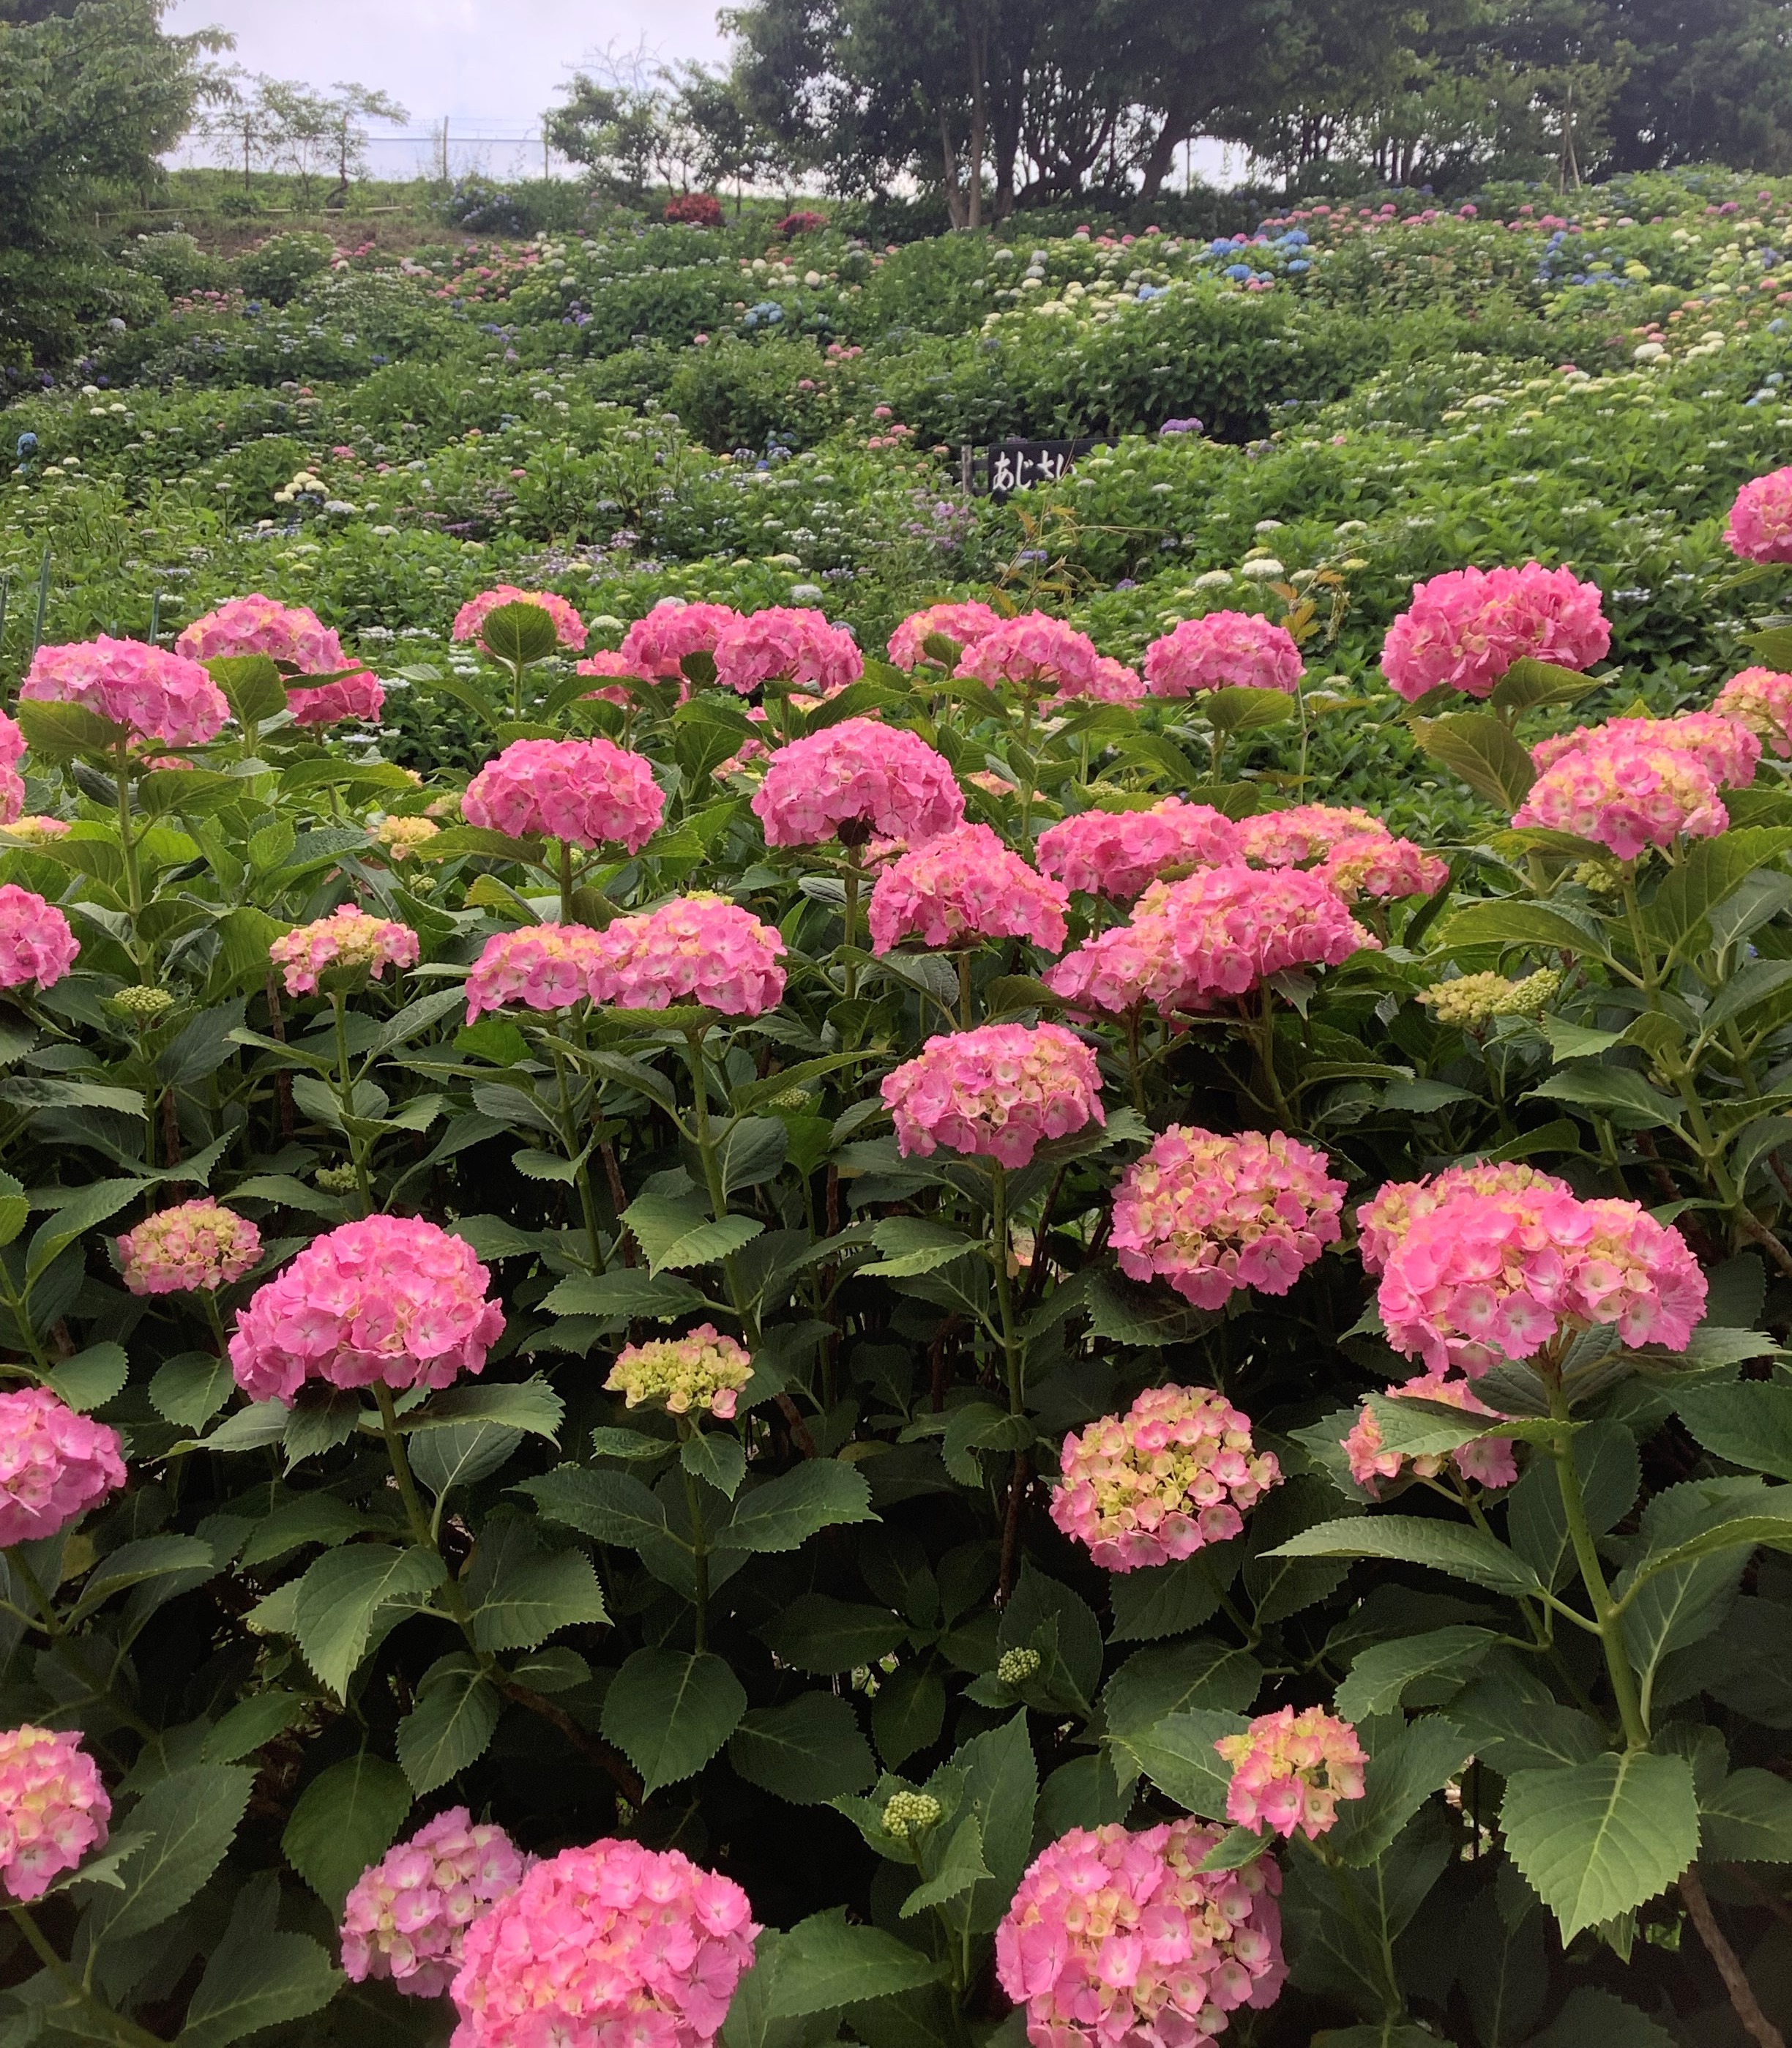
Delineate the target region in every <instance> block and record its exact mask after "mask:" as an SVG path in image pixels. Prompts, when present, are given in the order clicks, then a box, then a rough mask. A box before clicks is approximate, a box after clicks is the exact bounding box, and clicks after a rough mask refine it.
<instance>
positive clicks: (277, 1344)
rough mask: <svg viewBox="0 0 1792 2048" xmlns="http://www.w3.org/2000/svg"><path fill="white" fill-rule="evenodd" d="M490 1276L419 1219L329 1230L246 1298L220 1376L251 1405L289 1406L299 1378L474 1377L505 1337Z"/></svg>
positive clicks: (368, 1382)
mask: <svg viewBox="0 0 1792 2048" xmlns="http://www.w3.org/2000/svg"><path fill="white" fill-rule="evenodd" d="M490 1278H491V1275H490V1274H489V1273H488V1272H487V1271H486V1268H485V1267H484V1266H482V1265H481V1264H480V1263H479V1262H478V1259H475V1258H474V1255H473V1247H471V1246H470V1244H469V1243H467V1242H466V1239H465V1238H463V1237H455V1236H454V1235H451V1234H450V1232H447V1231H445V1230H442V1229H439V1228H438V1227H437V1226H436V1225H435V1224H432V1223H427V1222H425V1221H424V1219H423V1218H422V1217H420V1216H366V1217H364V1218H362V1220H360V1221H358V1222H355V1223H345V1224H339V1225H338V1226H337V1227H336V1228H335V1229H334V1230H331V1231H326V1232H324V1234H323V1235H322V1236H321V1237H318V1238H314V1239H312V1242H311V1243H309V1244H308V1245H307V1246H306V1247H305V1248H304V1251H301V1252H300V1254H299V1255H298V1257H297V1258H296V1259H294V1260H293V1262H292V1264H291V1265H290V1266H288V1267H287V1268H286V1269H285V1270H284V1272H281V1273H280V1274H277V1275H276V1277H275V1278H273V1279H272V1280H269V1281H268V1282H266V1283H265V1285H264V1286H261V1287H258V1288H257V1289H256V1290H255V1292H254V1294H253V1295H251V1296H250V1301H249V1305H248V1306H247V1307H246V1308H245V1309H243V1310H242V1312H241V1313H239V1314H238V1317H237V1326H236V1332H235V1334H234V1336H232V1337H231V1339H230V1370H231V1371H232V1372H233V1373H234V1375H235V1376H236V1382H237V1384H238V1386H239V1387H241V1388H242V1390H243V1391H244V1392H245V1393H246V1394H248V1396H249V1397H250V1399H251V1400H252V1401H266V1400H270V1399H271V1400H277V1401H284V1402H286V1403H287V1404H288V1406H290V1405H291V1403H292V1400H293V1398H294V1397H295V1396H296V1394H297V1393H298V1391H299V1389H300V1387H301V1386H303V1385H304V1383H305V1381H306V1380H308V1379H323V1380H327V1381H328V1382H329V1383H330V1384H331V1386H333V1387H371V1386H372V1385H373V1383H374V1382H375V1381H376V1380H383V1381H384V1382H385V1384H386V1385H387V1386H388V1387H390V1388H391V1389H392V1390H393V1391H394V1392H395V1393H397V1392H401V1391H404V1389H405V1388H407V1387H447V1386H449V1385H451V1383H453V1381H454V1380H455V1379H457V1378H458V1377H459V1375H460V1374H462V1373H463V1372H470V1373H478V1372H480V1371H483V1370H484V1368H485V1363H486V1353H487V1352H489V1351H490V1349H491V1348H492V1346H493V1344H496V1343H497V1340H498V1339H499V1337H500V1336H502V1334H503V1332H504V1311H503V1310H502V1309H501V1308H500V1307H499V1306H498V1305H497V1302H495V1301H490V1300H488V1299H487V1298H486V1283H487V1282H489V1280H490Z"/></svg>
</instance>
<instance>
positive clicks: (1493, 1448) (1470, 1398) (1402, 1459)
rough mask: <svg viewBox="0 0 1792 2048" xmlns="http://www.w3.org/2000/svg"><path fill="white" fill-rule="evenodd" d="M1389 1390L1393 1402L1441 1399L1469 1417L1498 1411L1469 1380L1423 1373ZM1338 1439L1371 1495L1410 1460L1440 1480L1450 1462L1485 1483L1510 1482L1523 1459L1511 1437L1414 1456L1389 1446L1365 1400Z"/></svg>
mask: <svg viewBox="0 0 1792 2048" xmlns="http://www.w3.org/2000/svg"><path fill="white" fill-rule="evenodd" d="M1402 1397H1405V1398H1408V1399H1416V1400H1421V1401H1441V1402H1443V1403H1444V1404H1445V1406H1446V1407H1450V1408H1460V1409H1461V1410H1462V1411H1463V1412H1464V1414H1469V1415H1492V1413H1493V1410H1492V1409H1491V1408H1489V1407H1488V1405H1487V1403H1486V1402H1484V1401H1483V1400H1481V1399H1480V1397H1479V1396H1478V1395H1477V1394H1476V1393H1475V1391H1474V1390H1473V1387H1470V1386H1469V1383H1468V1382H1467V1380H1465V1379H1431V1378H1429V1377H1427V1376H1424V1375H1421V1376H1420V1377H1419V1379H1409V1380H1407V1383H1405V1385H1404V1386H1403V1387H1389V1388H1388V1398H1390V1399H1391V1400H1399V1399H1400V1398H1402ZM1338 1441H1339V1442H1340V1443H1341V1445H1343V1447H1344V1454H1345V1457H1346V1458H1348V1459H1349V1461H1350V1476H1351V1477H1352V1478H1353V1480H1355V1481H1356V1482H1357V1485H1359V1486H1360V1487H1366V1488H1368V1491H1370V1493H1372V1494H1375V1493H1378V1492H1379V1491H1380V1487H1379V1486H1378V1484H1377V1481H1379V1480H1384V1479H1388V1480H1391V1479H1398V1478H1399V1476H1400V1472H1401V1468H1402V1467H1403V1466H1404V1465H1406V1464H1409V1463H1410V1464H1411V1467H1412V1469H1413V1471H1414V1472H1415V1473H1416V1474H1417V1475H1418V1476H1419V1478H1420V1479H1435V1478H1436V1477H1437V1476H1438V1473H1439V1472H1442V1470H1443V1468H1444V1467H1445V1466H1446V1465H1454V1466H1455V1468H1456V1469H1457V1472H1460V1473H1461V1476H1463V1478H1464V1479H1467V1480H1474V1481H1475V1482H1476V1483H1477V1484H1478V1485H1480V1486H1510V1485H1511V1484H1513V1482H1514V1481H1515V1480H1516V1479H1517V1477H1518V1461H1517V1460H1516V1459H1515V1457H1514V1456H1512V1440H1511V1437H1480V1438H1479V1439H1478V1440H1477V1441H1476V1442H1474V1443H1472V1444H1459V1445H1457V1447H1456V1449H1454V1450H1453V1451H1442V1452H1439V1453H1437V1454H1436V1455H1432V1454H1431V1453H1426V1455H1425V1456H1422V1457H1416V1458H1411V1459H1408V1458H1407V1456H1405V1455H1404V1453H1401V1452H1399V1451H1388V1450H1384V1449H1382V1446H1381V1425H1380V1422H1377V1421H1376V1414H1375V1410H1373V1409H1372V1407H1370V1406H1369V1405H1368V1402H1366V1401H1365V1402H1364V1403H1363V1406H1362V1410H1361V1412H1360V1414H1358V1416H1357V1420H1356V1422H1355V1423H1354V1424H1353V1425H1352V1427H1351V1429H1350V1430H1349V1433H1348V1434H1347V1435H1345V1436H1343V1437H1340V1438H1339V1439H1338Z"/></svg>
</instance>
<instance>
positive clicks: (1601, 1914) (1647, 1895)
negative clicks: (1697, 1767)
mask: <svg viewBox="0 0 1792 2048" xmlns="http://www.w3.org/2000/svg"><path fill="white" fill-rule="evenodd" d="M1500 1828H1501V1829H1502V1831H1503V1832H1504V1835H1505V1837H1506V1852H1507V1854H1508V1856H1511V1859H1512V1861H1513V1862H1514V1863H1515V1864H1517V1866H1518V1868H1519V1870H1520V1871H1522V1872H1523V1874H1524V1876H1525V1878H1526V1879H1527V1882H1528V1883H1529V1884H1530V1886H1531V1889H1532V1891H1535V1893H1536V1894H1537V1895H1538V1898H1539V1899H1542V1902H1543V1903H1544V1904H1545V1905H1546V1906H1548V1907H1549V1909H1550V1911H1551V1912H1552V1913H1554V1914H1555V1916H1556V1918H1557V1920H1558V1922H1560V1924H1561V1927H1562V1940H1563V1941H1564V1942H1567V1941H1573V1938H1574V1937H1575V1936H1576V1935H1577V1934H1579V1933H1580V1932H1581V1930H1582V1929H1583V1928H1587V1927H1594V1926H1598V1925H1599V1924H1600V1922H1602V1921H1606V1920H1612V1919H1615V1918H1616V1917H1617V1916H1618V1915H1619V1914H1620V1913H1628V1912H1631V1911H1634V1910H1635V1908H1636V1907H1638V1906H1642V1905H1644V1904H1646V1903H1647V1902H1648V1901H1649V1900H1650V1899H1654V1898H1655V1897H1657V1896H1658V1895H1659V1894H1660V1893H1662V1892H1663V1891H1666V1889H1667V1887H1668V1886H1669V1885H1670V1884H1671V1883H1673V1882H1674V1879H1676V1878H1677V1877H1678V1875H1680V1873H1681V1872H1682V1871H1683V1870H1684V1869H1685V1868H1686V1866H1687V1864H1689V1863H1690V1862H1691V1861H1692V1860H1693V1857H1694V1856H1696V1855H1697V1853H1698V1846H1699V1813H1698V1802H1697V1798H1695V1796H1694V1793H1693V1768H1692V1766H1691V1765H1690V1764H1689V1763H1688V1762H1687V1761H1686V1759H1685V1758H1684V1757H1681V1756H1657V1755H1653V1754H1651V1752H1650V1751H1647V1750H1632V1751H1627V1752H1626V1753H1625V1754H1624V1755H1613V1754H1608V1755H1604V1756H1600V1757H1597V1758H1595V1759H1593V1760H1592V1761H1591V1762H1590V1763H1577V1764H1572V1765H1569V1767H1566V1769H1563V1770H1558V1771H1517V1772H1515V1773H1514V1775H1512V1776H1511V1778H1508V1780H1507V1782H1506V1798H1505V1803H1504V1806H1502V1807H1501V1809H1500Z"/></svg>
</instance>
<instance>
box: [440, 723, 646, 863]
mask: <svg viewBox="0 0 1792 2048" xmlns="http://www.w3.org/2000/svg"><path fill="white" fill-rule="evenodd" d="M665 808H666V793H665V792H664V790H663V789H661V788H660V785H659V784H658V783H657V782H655V781H654V779H653V770H652V766H650V765H649V763H648V760H647V758H646V757H645V756H644V754H631V753H629V751H627V750H626V749H625V748H624V747H618V746H617V745H616V744H615V743H614V742H613V740H609V739H604V738H603V737H602V735H598V738H596V739H518V740H513V742H512V743H511V744H510V745H509V746H508V747H505V750H504V751H503V752H502V753H501V754H499V755H498V756H497V759H496V760H494V761H488V762H486V765H485V766H484V767H483V768H482V769H481V770H479V772H478V774H477V775H475V776H474V778H473V780H472V781H471V782H469V783H468V784H467V785H466V793H465V794H464V795H463V797H461V800H460V814H461V816H463V818H465V819H466V822H467V823H468V824H470V825H478V826H481V827H482V828H485V829H486V830H488V831H490V832H503V833H505V835H506V836H508V837H509V838H511V839H531V838H535V837H538V836H539V837H542V838H546V839H557V840H562V841H563V842H564V843H565V844H567V845H568V846H582V847H594V846H602V845H605V844H613V845H616V846H620V847H622V848H625V850H626V851H628V852H629V853H638V852H639V851H641V848H643V847H644V846H645V845H646V844H647V842H648V840H650V839H652V836H653V835H654V834H655V833H656V832H657V831H658V830H659V829H660V817H661V815H662V814H663V813H664V810H665Z"/></svg>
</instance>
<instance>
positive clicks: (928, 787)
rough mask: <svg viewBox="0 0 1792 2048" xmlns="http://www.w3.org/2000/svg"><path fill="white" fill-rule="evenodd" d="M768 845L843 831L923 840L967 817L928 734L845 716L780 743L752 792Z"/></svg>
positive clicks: (843, 835)
mask: <svg viewBox="0 0 1792 2048" xmlns="http://www.w3.org/2000/svg"><path fill="white" fill-rule="evenodd" d="M964 815H965V793H964V791H963V790H962V789H960V788H959V787H958V782H957V780H956V778H954V775H953V773H952V765H951V763H950V762H949V761H947V759H946V757H945V756H944V754H936V753H935V751H934V750H933V749H932V747H930V746H928V744H927V742H926V741H925V740H924V739H919V738H918V737H917V736H916V735H915V734H914V733H912V732H909V731H905V730H904V728H903V727H900V726H888V725H880V724H879V723H877V720H875V719H869V718H849V719H842V720H841V722H840V723H839V724H838V725H830V726H828V727H825V728H824V729H823V730H822V731H820V732H812V733H810V734H808V735H807V736H806V737H805V738H803V739H793V740H792V741H791V743H790V744H789V746H788V747H780V748H779V749H778V751H777V752H776V754H773V755H772V759H771V763H770V765H769V766H768V767H767V769H766V770H765V779H764V781H763V782H761V784H760V785H759V787H758V789H757V790H755V791H754V793H753V816H755V817H757V819H758V820H759V821H760V824H761V825H762V826H763V827H764V832H765V844H767V845H768V846H814V845H816V844H819V842H820V841H822V840H826V839H833V838H835V837H836V836H838V838H840V839H841V840H842V843H843V844H847V845H850V846H863V845H864V844H865V843H866V842H867V841H868V840H870V839H872V838H873V837H877V838H881V839H900V840H908V842H909V843H910V844H911V845H918V844H919V843H920V842H921V841H922V840H929V839H934V838H936V837H937V836H939V834H940V833H941V832H950V830H951V829H952V828H953V827H954V825H957V824H962V822H963V821H964Z"/></svg>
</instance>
